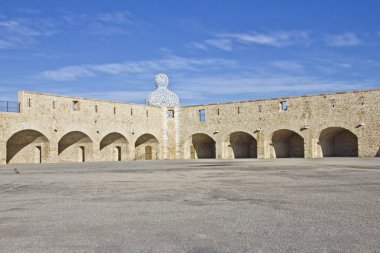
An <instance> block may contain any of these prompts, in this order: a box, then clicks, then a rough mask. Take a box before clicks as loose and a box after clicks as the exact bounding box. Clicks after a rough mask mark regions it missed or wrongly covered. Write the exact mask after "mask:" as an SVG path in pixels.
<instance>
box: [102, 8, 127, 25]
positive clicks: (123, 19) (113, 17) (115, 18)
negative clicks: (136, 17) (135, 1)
mask: <svg viewBox="0 0 380 253" xmlns="http://www.w3.org/2000/svg"><path fill="white" fill-rule="evenodd" d="M97 19H98V20H99V21H102V22H105V23H114V24H130V23H132V14H131V13H130V12H129V11H115V12H104V13H100V14H99V15H98V16H97Z"/></svg>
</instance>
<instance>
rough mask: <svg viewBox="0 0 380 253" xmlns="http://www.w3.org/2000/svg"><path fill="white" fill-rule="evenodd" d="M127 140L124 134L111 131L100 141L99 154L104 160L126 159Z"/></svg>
mask: <svg viewBox="0 0 380 253" xmlns="http://www.w3.org/2000/svg"><path fill="white" fill-rule="evenodd" d="M128 144H129V142H128V140H127V138H125V136H124V135H122V134H120V133H117V132H112V133H109V134H107V135H106V136H104V137H103V138H102V140H101V141H100V147H99V148H100V154H101V156H102V160H105V161H122V160H127V154H128Z"/></svg>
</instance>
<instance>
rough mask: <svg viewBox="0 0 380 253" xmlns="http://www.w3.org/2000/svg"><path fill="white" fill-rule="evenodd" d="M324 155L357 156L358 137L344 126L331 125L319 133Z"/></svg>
mask: <svg viewBox="0 0 380 253" xmlns="http://www.w3.org/2000/svg"><path fill="white" fill-rule="evenodd" d="M319 146H320V149H321V154H322V157H357V156H358V137H357V136H356V135H355V134H354V133H352V132H351V131H349V130H347V129H345V128H342V127H329V128H326V129H324V130H323V131H322V132H321V133H320V135H319Z"/></svg>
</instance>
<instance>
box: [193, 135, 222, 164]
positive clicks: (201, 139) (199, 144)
mask: <svg viewBox="0 0 380 253" xmlns="http://www.w3.org/2000/svg"><path fill="white" fill-rule="evenodd" d="M191 142H192V145H193V147H194V150H195V158H198V159H207V158H215V157H216V152H215V141H214V139H213V138H211V137H210V136H209V135H207V134H202V133H197V134H194V135H192V136H191ZM190 149H191V148H190Z"/></svg>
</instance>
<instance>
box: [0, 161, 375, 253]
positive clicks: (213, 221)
mask: <svg viewBox="0 0 380 253" xmlns="http://www.w3.org/2000/svg"><path fill="white" fill-rule="evenodd" d="M16 170H17V171H18V172H19V174H17V173H16ZM379 249H380V159H379V158H377V159H376V158H371V159H357V158H352V159H351V158H345V159H340V158H331V159H323V160H322V159H314V160H309V159H277V160H234V161H228V160H227V161H226V160H223V161H212V160H192V161H139V162H132V161H130V162H102V163H85V164H42V165H3V166H0V251H1V252H194V253H195V252H294V251H296V252H376V251H379Z"/></svg>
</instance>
